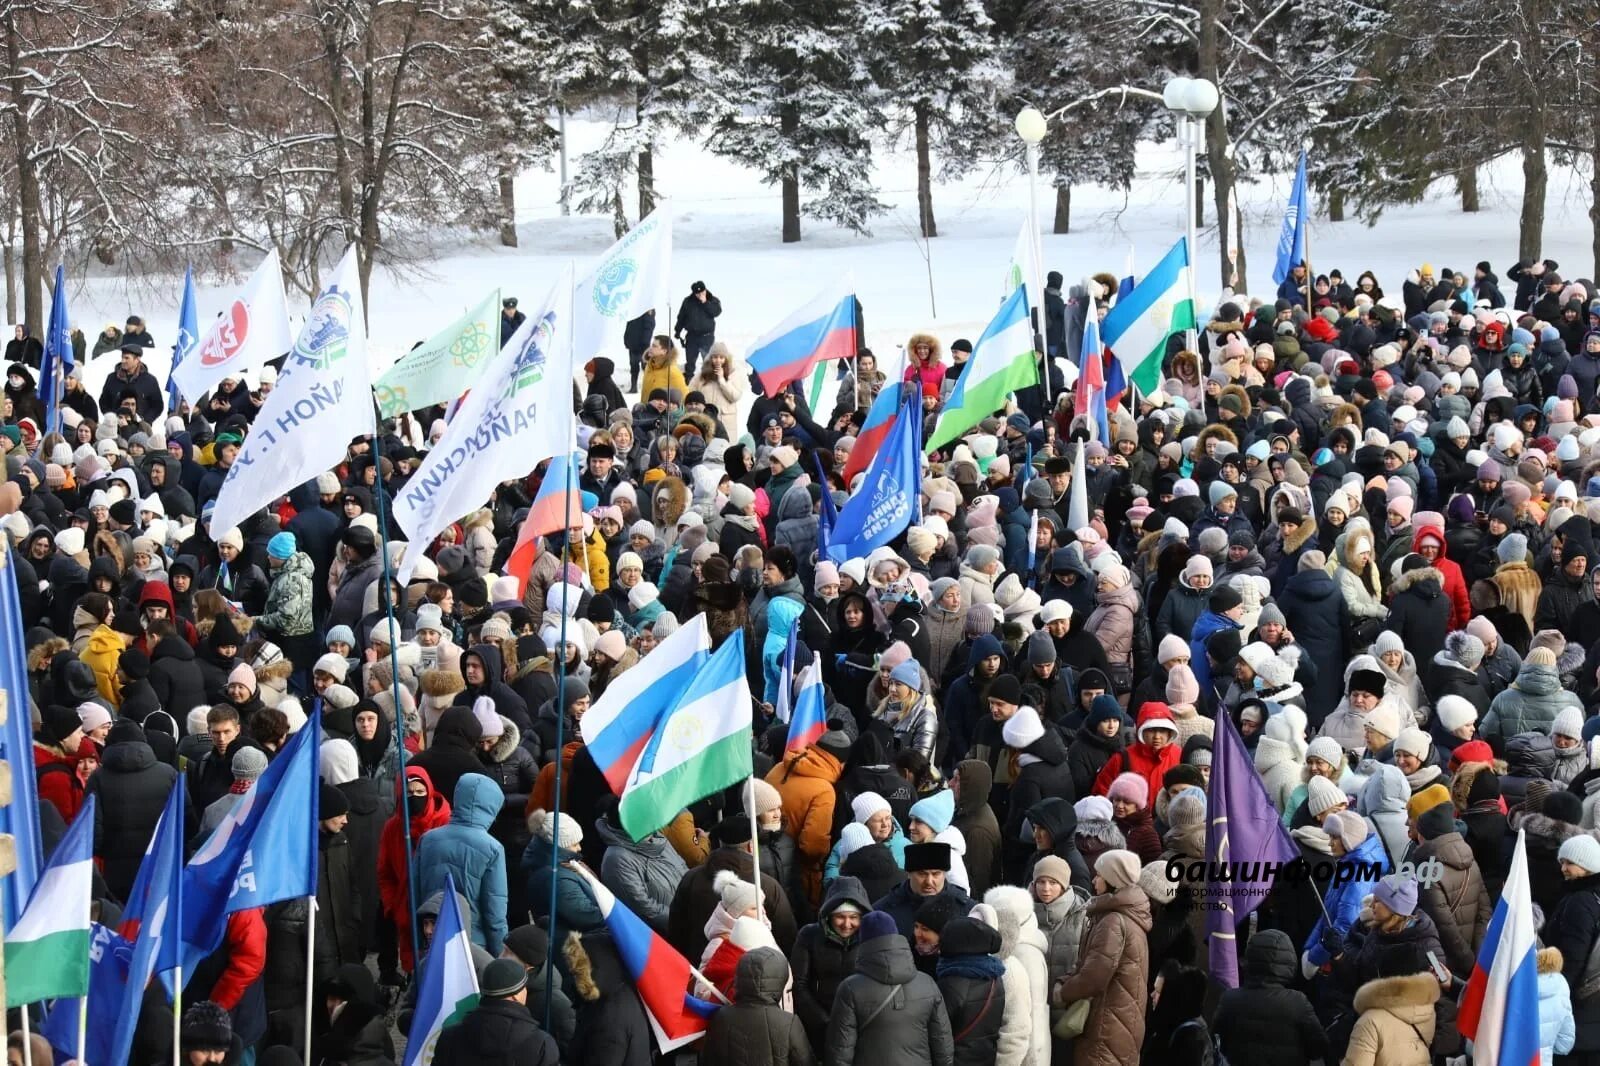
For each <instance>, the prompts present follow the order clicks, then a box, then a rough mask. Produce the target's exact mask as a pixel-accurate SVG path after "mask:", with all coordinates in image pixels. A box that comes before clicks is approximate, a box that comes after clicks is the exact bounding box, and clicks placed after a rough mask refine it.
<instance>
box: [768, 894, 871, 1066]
mask: <svg viewBox="0 0 1600 1066" xmlns="http://www.w3.org/2000/svg"><path fill="white" fill-rule="evenodd" d="M841 903H851V904H854V905H855V907H856V908H857V909H858V910H859V911H861V913H862V914H865V913H866V912H867V911H870V910H871V909H872V901H871V900H870V899H869V898H868V897H867V892H866V889H864V888H863V887H862V886H861V882H860V881H858V880H856V879H855V878H854V877H844V876H841V877H837V878H835V879H834V882H833V884H832V885H831V886H830V887H829V889H828V895H827V897H826V898H825V899H823V901H822V909H821V910H819V911H818V912H817V920H816V921H815V922H813V923H812V924H810V925H808V926H805V927H804V928H803V929H801V930H800V934H799V935H798V936H796V937H795V940H794V950H793V951H791V952H790V953H789V957H790V959H792V960H793V962H794V1012H795V1014H797V1015H798V1016H799V1017H800V1022H801V1024H803V1025H804V1026H805V1027H806V1035H807V1036H809V1037H810V1039H811V1043H812V1044H813V1045H814V1046H816V1047H821V1046H822V1042H823V1040H824V1039H825V1038H826V1037H827V1032H828V1013H829V1012H830V1011H831V1010H832V1009H833V997H834V995H835V993H837V992H838V991H839V986H840V985H841V984H843V983H844V979H845V978H846V977H849V976H850V975H851V974H853V973H855V972H856V949H857V948H858V947H859V946H860V945H859V940H858V938H857V937H854V936H852V937H851V938H850V939H849V940H842V939H840V937H839V935H838V934H837V933H835V932H834V931H833V928H832V926H830V925H829V924H828V919H829V918H830V917H831V916H832V915H833V912H834V911H835V910H837V909H838V907H839V904H841Z"/></svg>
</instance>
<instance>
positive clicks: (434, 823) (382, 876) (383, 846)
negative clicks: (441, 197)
mask: <svg viewBox="0 0 1600 1066" xmlns="http://www.w3.org/2000/svg"><path fill="white" fill-rule="evenodd" d="M406 780H408V781H421V782H422V783H423V784H424V785H426V786H428V802H427V804H426V806H425V808H424V810H423V812H422V813H421V814H419V815H417V816H416V817H414V818H412V819H411V849H412V851H413V853H414V852H415V851H416V848H417V845H418V844H420V843H421V842H422V835H423V834H424V833H426V832H427V831H428V830H430V829H437V828H439V827H440V826H441V825H444V824H445V823H446V822H448V821H450V801H449V800H447V799H445V798H444V797H443V796H441V795H439V793H438V792H437V791H436V790H435V789H434V787H433V778H431V777H429V776H428V771H426V770H424V769H423V768H422V767H420V766H407V767H406ZM395 791H397V792H398V793H399V804H398V805H397V806H396V807H395V813H393V814H391V815H390V816H389V820H388V821H387V822H385V823H383V835H382V836H380V837H379V838H378V897H379V899H380V900H382V902H383V913H384V915H385V916H387V917H388V919H389V920H390V921H392V922H394V924H395V928H396V929H397V930H398V932H399V941H400V965H401V967H402V968H403V969H405V970H406V971H407V972H410V970H411V968H412V966H413V965H414V963H415V960H413V959H412V957H411V872H410V870H409V868H408V867H407V866H406V840H405V837H404V836H402V835H401V834H402V832H404V830H402V829H401V826H402V825H403V824H404V822H403V821H402V819H403V818H404V817H405V810H406V791H405V789H404V788H403V787H402V786H401V785H399V784H398V783H396V785H395ZM417 902H418V903H421V902H422V901H421V900H418V901H417Z"/></svg>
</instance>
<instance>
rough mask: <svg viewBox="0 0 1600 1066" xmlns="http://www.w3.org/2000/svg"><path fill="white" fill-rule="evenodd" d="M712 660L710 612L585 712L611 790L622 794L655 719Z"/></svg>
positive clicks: (593, 750)
mask: <svg viewBox="0 0 1600 1066" xmlns="http://www.w3.org/2000/svg"><path fill="white" fill-rule="evenodd" d="M710 659H711V631H710V630H709V629H708V628H707V627H706V616H705V615H704V614H697V615H695V616H694V617H693V618H691V619H690V620H689V621H687V622H685V623H684V624H683V625H682V626H680V627H679V628H678V631H677V632H676V633H673V634H672V635H671V636H670V637H668V638H667V639H666V640H663V641H662V642H661V643H660V644H658V645H656V648H655V650H654V651H652V652H651V653H650V654H649V655H647V656H645V657H644V658H643V659H640V660H639V665H637V666H635V667H634V668H633V669H631V670H626V671H624V672H623V673H622V674H620V675H619V676H618V677H617V678H616V680H614V681H612V682H611V683H610V684H609V685H607V686H606V690H605V693H604V694H603V695H602V696H601V697H600V699H599V700H598V701H596V703H595V704H594V706H592V707H590V708H589V710H588V713H586V714H585V715H584V716H583V722H582V723H581V724H580V725H579V727H578V728H579V730H580V731H581V732H582V733H583V742H584V744H585V745H586V746H587V747H588V749H589V754H590V756H591V757H593V759H594V764H595V765H596V766H597V767H599V768H600V773H601V774H602V775H603V776H604V777H605V779H606V784H608V785H610V786H611V791H612V792H615V793H616V794H617V795H618V796H621V795H622V792H623V789H625V788H626V787H627V785H628V777H629V775H631V774H632V773H633V768H634V767H635V766H636V765H638V762H639V756H640V755H641V754H643V752H644V749H645V747H646V745H648V744H649V743H650V738H651V737H652V736H653V735H654V733H655V728H656V723H657V722H659V721H661V720H662V718H664V717H665V715H666V712H667V711H669V710H671V709H672V707H673V706H674V705H675V704H676V703H677V702H678V698H679V697H680V696H682V695H683V694H684V693H685V692H687V691H688V689H689V682H690V681H692V680H694V676H695V674H697V673H699V672H700V668H701V667H702V666H704V665H705V664H706V663H707V662H708V661H710Z"/></svg>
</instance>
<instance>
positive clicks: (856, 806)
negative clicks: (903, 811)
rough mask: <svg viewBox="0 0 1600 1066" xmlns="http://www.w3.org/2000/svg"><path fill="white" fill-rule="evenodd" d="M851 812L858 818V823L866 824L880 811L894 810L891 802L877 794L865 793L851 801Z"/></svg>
mask: <svg viewBox="0 0 1600 1066" xmlns="http://www.w3.org/2000/svg"><path fill="white" fill-rule="evenodd" d="M850 810H851V812H852V813H853V814H854V815H855V816H856V821H858V822H865V821H866V820H867V819H869V818H871V817H872V816H873V815H874V814H877V813H878V812H879V811H888V810H893V808H891V807H890V806H889V801H888V800H886V799H884V798H883V797H882V796H880V795H878V794H877V793H876V792H863V793H861V795H859V796H857V797H856V798H855V799H853V800H851V801H850Z"/></svg>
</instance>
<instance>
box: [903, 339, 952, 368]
mask: <svg viewBox="0 0 1600 1066" xmlns="http://www.w3.org/2000/svg"><path fill="white" fill-rule="evenodd" d="M919 344H926V345H928V346H929V347H930V348H932V349H933V360H934V362H938V361H939V360H941V359H943V358H944V345H942V344H940V343H939V338H938V337H935V336H934V335H933V334H931V333H913V334H912V335H911V339H910V340H908V341H906V352H907V354H908V355H909V356H910V357H911V358H915V357H916V356H915V354H914V353H915V352H916V350H917V345H919Z"/></svg>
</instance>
